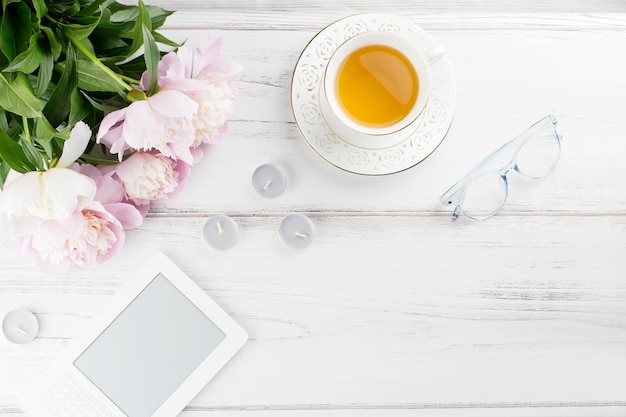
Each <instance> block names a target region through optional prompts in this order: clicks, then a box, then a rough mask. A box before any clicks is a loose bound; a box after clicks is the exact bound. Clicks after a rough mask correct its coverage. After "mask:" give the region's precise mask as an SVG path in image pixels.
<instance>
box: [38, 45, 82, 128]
mask: <svg viewBox="0 0 626 417" xmlns="http://www.w3.org/2000/svg"><path fill="white" fill-rule="evenodd" d="M65 56H66V60H65V69H64V70H63V74H62V75H61V79H60V80H59V83H58V84H57V86H56V87H55V89H54V91H53V92H52V95H51V96H50V99H49V100H48V103H47V104H46V106H45V107H44V109H43V114H44V115H45V116H46V117H47V118H48V121H49V122H50V124H51V125H52V126H53V127H56V126H59V125H60V124H61V123H62V122H63V121H65V118H67V116H68V114H69V113H70V103H71V97H72V93H73V91H74V90H75V89H76V86H77V85H78V73H77V71H76V50H75V49H74V45H73V44H71V43H70V44H69V45H68V47H67V51H66V53H65Z"/></svg>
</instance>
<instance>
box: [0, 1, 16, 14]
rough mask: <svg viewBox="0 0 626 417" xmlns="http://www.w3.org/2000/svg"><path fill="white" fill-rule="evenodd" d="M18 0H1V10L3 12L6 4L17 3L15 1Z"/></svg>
mask: <svg viewBox="0 0 626 417" xmlns="http://www.w3.org/2000/svg"><path fill="white" fill-rule="evenodd" d="M19 1H20V0H2V11H3V12H4V11H6V9H7V6H8V5H9V4H11V3H17V2H19Z"/></svg>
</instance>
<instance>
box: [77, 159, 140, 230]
mask: <svg viewBox="0 0 626 417" xmlns="http://www.w3.org/2000/svg"><path fill="white" fill-rule="evenodd" d="M69 168H70V169H72V170H74V171H76V172H80V173H81V174H83V175H85V176H87V177H89V178H91V179H92V180H93V181H94V182H95V183H96V194H95V196H94V200H95V201H97V202H99V203H101V204H102V206H103V207H104V209H105V210H106V211H108V212H109V213H111V214H112V215H113V216H114V217H115V218H116V219H117V220H119V222H120V223H121V225H122V227H123V228H124V230H128V229H134V228H136V227H139V226H140V225H141V223H143V219H144V217H145V216H146V214H147V213H148V210H149V208H150V206H148V205H146V206H135V205H134V204H133V203H132V202H130V201H128V200H126V198H125V196H124V186H123V185H122V183H121V182H119V181H118V180H117V179H116V178H115V177H114V174H115V169H114V167H95V166H93V165H90V164H83V165H78V164H73V165H70V167H69Z"/></svg>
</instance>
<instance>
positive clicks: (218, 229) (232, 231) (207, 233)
mask: <svg viewBox="0 0 626 417" xmlns="http://www.w3.org/2000/svg"><path fill="white" fill-rule="evenodd" d="M202 237H204V241H205V242H206V244H207V245H209V246H211V247H212V248H214V249H217V250H227V249H230V248H232V247H233V246H234V245H235V243H237V239H238V238H239V227H237V223H236V222H235V221H234V220H233V219H231V218H230V217H228V216H224V215H219V216H215V217H211V218H210V219H209V220H207V221H206V222H205V223H204V227H203V228H202Z"/></svg>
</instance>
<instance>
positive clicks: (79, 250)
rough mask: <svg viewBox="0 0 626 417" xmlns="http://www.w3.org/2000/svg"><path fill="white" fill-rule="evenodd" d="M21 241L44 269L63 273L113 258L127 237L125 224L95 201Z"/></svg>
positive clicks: (45, 224) (49, 223)
mask: <svg viewBox="0 0 626 417" xmlns="http://www.w3.org/2000/svg"><path fill="white" fill-rule="evenodd" d="M21 240H22V244H23V245H24V247H25V249H26V252H27V253H29V254H30V255H31V256H32V257H33V258H34V259H35V262H36V263H37V264H38V265H39V267H40V268H41V269H43V270H44V271H46V272H49V273H52V274H61V273H64V272H66V271H67V270H68V269H69V268H70V267H77V268H89V267H91V266H93V265H95V264H98V263H102V262H104V261H106V260H108V259H110V258H111V257H112V256H113V255H115V254H116V253H117V252H118V251H119V250H120V249H121V248H122V246H123V245H124V240H125V235H124V229H123V227H122V224H121V223H120V222H119V221H118V220H117V219H116V218H115V217H114V216H113V215H112V214H111V213H109V212H108V211H106V210H105V209H104V207H103V206H102V205H101V204H100V203H98V202H95V201H94V202H92V203H91V204H89V205H88V206H87V207H84V208H83V209H82V210H79V211H76V212H74V213H73V214H72V216H70V217H69V218H67V219H65V220H63V221H56V220H48V221H46V222H44V223H43V224H42V225H41V227H40V229H39V231H38V232H37V233H36V234H33V235H30V236H23V237H22V239H21Z"/></svg>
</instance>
